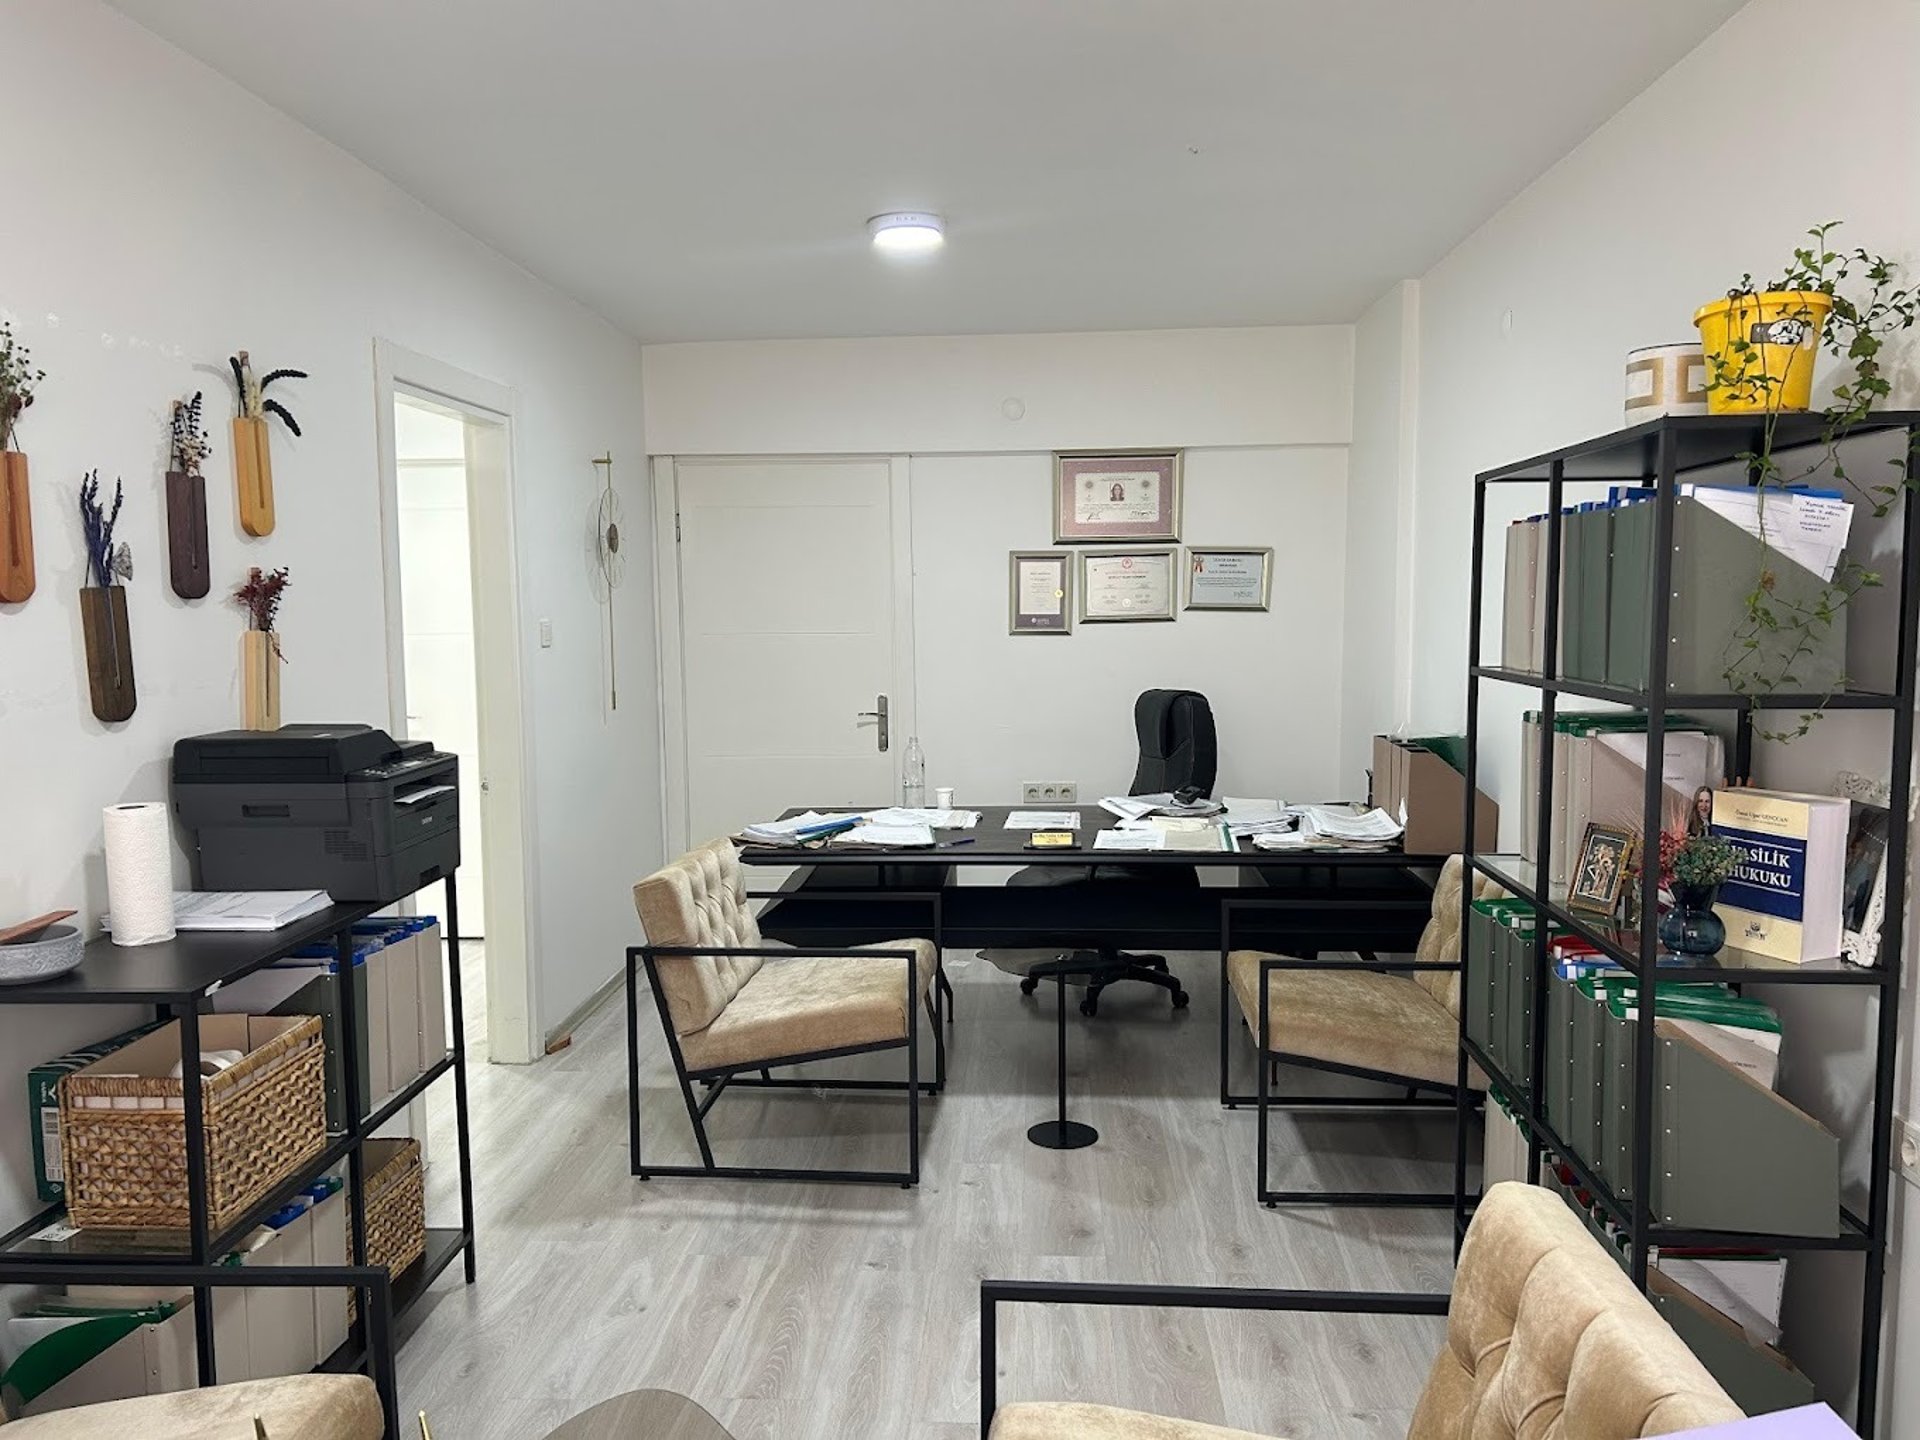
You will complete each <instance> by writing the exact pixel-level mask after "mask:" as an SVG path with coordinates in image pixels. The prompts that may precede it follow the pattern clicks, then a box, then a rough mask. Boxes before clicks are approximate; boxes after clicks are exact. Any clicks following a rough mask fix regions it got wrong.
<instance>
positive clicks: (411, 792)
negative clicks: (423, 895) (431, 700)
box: [173, 725, 460, 903]
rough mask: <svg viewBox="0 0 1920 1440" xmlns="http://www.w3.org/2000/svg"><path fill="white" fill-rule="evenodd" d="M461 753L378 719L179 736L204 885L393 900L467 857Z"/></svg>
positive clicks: (181, 793) (181, 811) (179, 802)
mask: <svg viewBox="0 0 1920 1440" xmlns="http://www.w3.org/2000/svg"><path fill="white" fill-rule="evenodd" d="M459 766H460V761H459V757H458V756H455V755H449V754H446V753H444V752H442V751H438V750H435V749H434V748H433V746H432V745H431V744H429V743H428V742H427V741H425V740H415V741H400V740H395V739H394V738H393V737H392V736H391V735H389V734H387V732H386V731H384V730H375V729H374V728H373V727H372V726H370V725H286V726H283V727H281V728H280V729H278V730H224V731H221V732H220V733H219V734H216V735H194V736H190V737H189V738H187V739H184V740H180V741H177V742H176V743H175V744H174V747H173V813H174V814H175V815H177V816H179V817H180V822H181V824H182V825H184V826H185V827H186V828H187V830H188V832H189V833H190V834H191V835H192V837H193V849H194V853H195V854H196V856H197V857H198V859H197V861H196V870H197V872H198V877H199V878H198V883H199V886H200V888H201V889H203V890H325V891H326V892H327V893H328V894H329V895H331V896H332V897H333V898H334V899H335V900H341V901H351V900H359V901H379V902H382V903H388V902H391V901H394V900H398V899H400V898H401V897H402V896H404V895H411V894H412V893H413V892H414V891H415V890H418V889H419V888H420V887H421V886H422V885H426V884H429V883H430V882H432V881H434V880H438V879H441V878H443V877H444V876H446V875H447V874H449V873H451V872H452V870H453V869H454V868H455V867H456V866H457V865H459V863H460V777H459Z"/></svg>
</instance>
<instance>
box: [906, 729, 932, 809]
mask: <svg viewBox="0 0 1920 1440" xmlns="http://www.w3.org/2000/svg"><path fill="white" fill-rule="evenodd" d="M900 803H901V804H902V805H905V806H907V807H909V808H910V809H918V808H919V807H920V806H922V805H925V804H926V803H927V757H926V756H925V755H923V754H921V753H920V737H919V736H918V735H909V736H908V737H907V753H906V755H905V756H904V757H903V758H902V759H901V761H900Z"/></svg>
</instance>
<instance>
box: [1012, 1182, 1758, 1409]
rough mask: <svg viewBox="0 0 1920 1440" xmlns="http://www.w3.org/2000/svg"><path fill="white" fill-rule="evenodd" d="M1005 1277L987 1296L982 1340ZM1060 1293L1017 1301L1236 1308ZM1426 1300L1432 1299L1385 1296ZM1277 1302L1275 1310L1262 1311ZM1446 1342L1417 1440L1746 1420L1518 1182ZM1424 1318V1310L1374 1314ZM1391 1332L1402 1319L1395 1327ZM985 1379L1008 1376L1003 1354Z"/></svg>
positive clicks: (1148, 1294) (1475, 1261)
mask: <svg viewBox="0 0 1920 1440" xmlns="http://www.w3.org/2000/svg"><path fill="white" fill-rule="evenodd" d="M997 1283H998V1282H991V1281H990V1282H988V1283H987V1284H986V1285H983V1286H982V1287H981V1298H982V1314H981V1334H982V1337H983V1340H982V1344H983V1345H985V1344H986V1343H987V1340H986V1337H988V1336H991V1335H992V1334H993V1333H994V1332H995V1330H996V1328H997V1325H996V1321H995V1320H994V1318H993V1316H992V1315H991V1313H990V1309H991V1307H992V1305H993V1304H994V1303H996V1300H995V1287H996V1284H997ZM1116 1288H1117V1287H1100V1286H1073V1285H1059V1286H1050V1287H1045V1290H1044V1292H1036V1293H1027V1294H1018V1293H1016V1294H1013V1295H1006V1294H1001V1295H999V1296H998V1303H1006V1301H1007V1300H1009V1299H1031V1300H1035V1301H1045V1302H1046V1303H1073V1300H1074V1298H1075V1296H1074V1293H1073V1292H1076V1291H1082V1292H1087V1293H1088V1301H1089V1303H1095V1304H1131V1305H1144V1306H1153V1305H1159V1304H1168V1303H1172V1304H1181V1305H1190V1306H1196V1307H1199V1308H1226V1307H1227V1305H1228V1303H1229V1302H1228V1301H1227V1300H1226V1299H1223V1298H1221V1296H1222V1293H1223V1292H1211V1294H1209V1292H1193V1291H1181V1290H1178V1289H1173V1290H1167V1289H1162V1288H1160V1287H1155V1286H1138V1287H1127V1289H1128V1290H1129V1292H1131V1293H1129V1294H1128V1295H1127V1296H1126V1297H1124V1298H1122V1297H1120V1296H1117V1295H1115V1293H1114V1291H1115V1289H1116ZM1232 1293H1235V1294H1236V1297H1237V1300H1238V1302H1239V1303H1238V1304H1237V1305H1236V1307H1235V1308H1252V1309H1267V1310H1315V1309H1320V1310H1324V1309H1329V1308H1334V1307H1332V1306H1329V1305H1328V1304H1327V1303H1326V1302H1327V1299H1328V1297H1329V1294H1330V1293H1332V1292H1315V1291H1266V1292H1232ZM1381 1298H1382V1299H1394V1298H1402V1299H1415V1298H1419V1299H1425V1298H1429V1297H1381ZM1263 1302H1264V1303H1263ZM1445 1303H1446V1310H1445V1314H1446V1317H1447V1332H1446V1341H1445V1344H1443V1345H1442V1347H1441V1349H1440V1353H1439V1354H1438V1355H1437V1356H1435V1357H1434V1362H1433V1366H1432V1369H1431V1370H1430V1371H1429V1372H1428V1375H1427V1382H1426V1387H1425V1389H1424V1390H1423V1391H1422V1392H1421V1394H1420V1397H1419V1402H1418V1405H1417V1407H1416V1409H1415V1410H1414V1415H1413V1424H1412V1426H1411V1427H1410V1428H1409V1429H1408V1431H1407V1440H1635V1437H1639V1436H1647V1435H1669V1434H1672V1433H1674V1432H1676V1431H1681V1430H1689V1429H1693V1428H1695V1427H1698V1426H1706V1425H1718V1424H1723V1423H1725V1422H1727V1421H1730V1420H1738V1419H1741V1418H1742V1415H1741V1412H1740V1409H1739V1407H1738V1406H1736V1405H1735V1404H1734V1403H1733V1401H1732V1400H1730V1399H1728V1398H1727V1395H1726V1392H1725V1391H1723V1390H1722V1389H1721V1388H1720V1386H1719V1385H1718V1384H1717V1383H1716V1382H1715V1381H1714V1379H1713V1377H1712V1376H1711V1375H1709V1374H1708V1373H1707V1371H1706V1369H1705V1367H1704V1366H1702V1365H1701V1363H1700V1362H1699V1360H1697V1359H1696V1358H1695V1357H1694V1354H1693V1352H1692V1351H1691V1350H1689V1349H1688V1348H1687V1347H1686V1345H1685V1343H1684V1342H1682V1341H1681V1339H1680V1338H1679V1336H1677V1335H1675V1334H1674V1333H1673V1331H1672V1330H1671V1329H1669V1328H1668V1326H1667V1323H1666V1322H1665V1321H1664V1320H1662V1319H1661V1318H1660V1316H1659V1315H1658V1314H1657V1313H1656V1312H1655V1310H1654V1308H1653V1307H1652V1306H1651V1305H1650V1304H1648V1303H1647V1300H1646V1297H1645V1296H1643V1295H1641V1294H1640V1292H1639V1291H1638V1290H1636V1289H1634V1287H1633V1284H1632V1282H1631V1281H1629V1280H1628V1279H1627V1276H1626V1274H1625V1272H1624V1271H1622V1270H1621V1268H1620V1266H1619V1265H1618V1264H1617V1263H1616V1262H1615V1261H1614V1260H1613V1258H1612V1257H1611V1256H1609V1255H1608V1254H1607V1252H1606V1250H1605V1249H1603V1248H1602V1247H1601V1246H1600V1244H1599V1243H1598V1242H1597V1241H1595V1240H1594V1239H1593V1237H1592V1236H1591V1235H1589V1234H1588V1233H1587V1230H1586V1227H1585V1226H1584V1225H1582V1224H1581V1222H1580V1221H1579V1220H1578V1219H1577V1218H1576V1217H1575V1216H1574V1215H1573V1213H1572V1212H1571V1211H1570V1210H1568V1209H1567V1206H1566V1204H1565V1202H1564V1201H1562V1200H1561V1199H1560V1198H1559V1197H1558V1196H1556V1195H1554V1194H1552V1193H1551V1192H1549V1191H1546V1190H1543V1189H1540V1188H1538V1187H1536V1186H1531V1185H1521V1184H1519V1183H1517V1182H1513V1181H1508V1182H1506V1183H1504V1184H1500V1185H1496V1186H1494V1187H1493V1188H1492V1189H1491V1190H1489V1191H1488V1192H1487V1194H1486V1196H1485V1198H1484V1199H1483V1200H1482V1201H1481V1203H1480V1207H1479V1209H1478V1210H1477V1211H1476V1212H1475V1214H1474V1218H1473V1224H1472V1225H1471V1226H1470V1227H1469V1228H1468V1231H1467V1238H1466V1243H1465V1246H1464V1248H1463V1249H1462V1250H1461V1253H1460V1264H1459V1268H1458V1270H1457V1271H1456V1273H1455V1276H1454V1284H1453V1294H1452V1296H1451V1297H1450V1299H1448V1300H1447V1301H1446V1302H1445ZM1364 1308H1365V1309H1366V1310H1369V1311H1378V1313H1383V1314H1388V1313H1399V1314H1417V1313H1421V1312H1420V1311H1419V1310H1418V1309H1416V1308H1414V1307H1412V1306H1388V1305H1384V1304H1383V1305H1380V1306H1373V1305H1368V1306H1366V1307H1364ZM1381 1323H1382V1324H1391V1323H1394V1322H1393V1321H1390V1320H1383V1321H1382V1322H1381ZM984 1358H985V1359H986V1361H987V1362H988V1364H987V1366H986V1367H985V1368H984V1369H983V1375H991V1374H992V1373H993V1371H994V1370H995V1369H996V1368H997V1366H996V1365H995V1364H994V1362H993V1357H992V1355H991V1353H989V1354H988V1355H987V1356H986V1357H984ZM983 1409H984V1411H985V1418H986V1420H987V1423H988V1425H989V1426H990V1430H991V1437H992V1440H1262V1437H1258V1436H1254V1435H1251V1434H1249V1433H1247V1432H1245V1431H1240V1430H1225V1429H1221V1428H1220V1427H1219V1426H1216V1425H1203V1424H1198V1423H1196V1422H1192V1421H1187V1420H1178V1419H1172V1418H1169V1417H1167V1416H1160V1415H1148V1414H1143V1413H1141V1412H1138V1411H1133V1410H1119V1409H1113V1408H1110V1407H1108V1406H1104V1405H1085V1404H1044V1403H1043V1404H1032V1403H1026V1404H1014V1405H1008V1406H1005V1407H1004V1408H1002V1409H1000V1410H998V1412H997V1413H995V1411H994V1409H993V1396H992V1392H991V1388H990V1389H989V1392H988V1394H987V1395H986V1396H985V1397H983Z"/></svg>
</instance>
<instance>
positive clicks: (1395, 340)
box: [1340, 280, 1420, 781]
mask: <svg viewBox="0 0 1920 1440" xmlns="http://www.w3.org/2000/svg"><path fill="white" fill-rule="evenodd" d="M1419 349H1420V285H1419V282H1418V281H1414V280H1403V281H1401V282H1400V283H1399V284H1398V285H1395V286H1394V287H1393V288H1392V289H1391V290H1389V291H1388V292H1387V293H1386V294H1385V295H1383V296H1381V297H1380V299H1379V300H1377V301H1375V302H1374V304H1373V306H1372V307H1371V308H1370V309H1369V310H1368V311H1367V313H1366V314H1365V315H1363V316H1362V317H1361V318H1360V323H1359V324H1358V325H1356V326H1355V327H1354V338H1353V444H1352V447H1351V448H1350V449H1349V451H1348V457H1347V470H1348V474H1347V553H1346V559H1345V565H1344V566H1343V580H1344V585H1345V595H1346V615H1345V621H1346V626H1345V631H1344V634H1343V637H1342V646H1341V648H1342V651H1343V653H1344V656H1345V668H1344V672H1343V673H1344V684H1343V686H1342V689H1341V702H1340V709H1341V717H1342V718H1341V735H1340V754H1341V762H1340V775H1341V779H1342V780H1349V781H1350V780H1352V779H1353V778H1354V777H1356V776H1359V775H1362V774H1363V773H1364V772H1365V771H1366V769H1367V767H1368V765H1370V764H1371V763H1372V759H1373V752H1372V737H1373V736H1374V735H1377V734H1381V733H1383V732H1396V731H1399V730H1400V729H1401V728H1402V727H1403V726H1404V725H1405V724H1406V723H1407V722H1408V721H1409V720H1410V719H1411V717H1410V716H1409V714H1408V713H1407V711H1408V704H1409V699H1410V697H1409V696H1408V693H1407V691H1408V665H1409V662H1410V659H1411V656H1410V650H1411V646H1412V639H1413V637H1412V624H1411V621H1410V618H1409V615H1408V610H1407V604H1406V597H1407V596H1408V594H1409V593H1410V587H1411V585H1412V583H1413V570H1414V567H1415V566H1416V565H1418V563H1419V558H1420V557H1419V552H1418V550H1417V548H1416V547H1415V545H1414V543H1413V506H1412V501H1413V461H1414V437H1415V415H1416V408H1417V403H1418V399H1419V395H1418V384H1419V360H1420V354H1419Z"/></svg>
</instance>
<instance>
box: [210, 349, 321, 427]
mask: <svg viewBox="0 0 1920 1440" xmlns="http://www.w3.org/2000/svg"><path fill="white" fill-rule="evenodd" d="M227 364H229V365H231V366H232V367H233V383H234V387H235V388H236V389H237V390H238V391H239V393H240V414H241V415H242V416H243V417H245V418H246V419H249V420H263V419H265V418H266V416H267V414H268V412H272V413H273V414H275V415H278V416H279V417H280V418H281V419H282V420H283V421H285V422H286V426H287V429H289V430H291V431H292V432H293V433H294V434H296V435H298V434H299V433H300V423H299V422H298V421H297V420H295V419H294V418H293V412H292V411H291V410H289V409H287V407H286V406H284V405H282V404H281V403H280V402H279V401H278V400H269V399H267V397H266V389H267V387H268V386H269V385H271V384H273V382H274V381H276V380H304V379H306V378H307V372H306V371H304V370H269V371H268V372H267V373H266V374H264V375H262V376H261V377H260V378H259V379H257V380H256V379H255V378H254V374H253V361H252V360H251V359H249V358H248V356H247V352H246V351H244V350H242V351H241V352H240V353H239V354H238V355H229V356H228V357H227Z"/></svg>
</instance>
